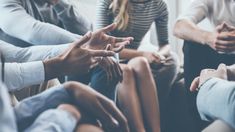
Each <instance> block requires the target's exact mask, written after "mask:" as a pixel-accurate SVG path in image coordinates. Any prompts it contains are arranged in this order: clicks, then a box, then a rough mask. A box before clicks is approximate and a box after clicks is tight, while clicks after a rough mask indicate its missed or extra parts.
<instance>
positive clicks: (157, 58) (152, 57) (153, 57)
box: [143, 52, 166, 64]
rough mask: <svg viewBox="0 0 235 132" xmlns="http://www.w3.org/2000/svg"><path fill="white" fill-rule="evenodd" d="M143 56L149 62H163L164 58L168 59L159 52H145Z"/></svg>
mask: <svg viewBox="0 0 235 132" xmlns="http://www.w3.org/2000/svg"><path fill="white" fill-rule="evenodd" d="M143 57H145V58H146V59H147V60H148V62H149V64H152V63H156V64H161V63H164V60H165V59H166V58H165V57H164V56H162V55H160V54H159V53H157V52H143Z"/></svg>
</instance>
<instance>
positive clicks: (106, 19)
mask: <svg viewBox="0 0 235 132" xmlns="http://www.w3.org/2000/svg"><path fill="white" fill-rule="evenodd" d="M110 4H111V1H110V0H99V2H98V4H97V8H96V9H97V11H96V12H97V15H96V23H95V24H96V25H95V29H100V28H103V27H105V26H108V25H109V24H111V23H113V22H112V18H110V16H111V12H110V9H109V6H110Z"/></svg>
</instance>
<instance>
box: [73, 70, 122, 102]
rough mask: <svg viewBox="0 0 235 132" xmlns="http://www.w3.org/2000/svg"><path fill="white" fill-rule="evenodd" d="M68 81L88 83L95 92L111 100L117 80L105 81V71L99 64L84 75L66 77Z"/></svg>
mask: <svg viewBox="0 0 235 132" xmlns="http://www.w3.org/2000/svg"><path fill="white" fill-rule="evenodd" d="M68 80H69V81H78V82H81V83H83V84H87V85H90V87H92V88H93V89H95V90H96V91H97V92H99V93H101V94H103V95H104V96H106V97H108V98H109V99H111V100H114V99H115V91H116V85H117V83H118V81H117V80H115V79H114V80H112V81H107V75H106V72H105V71H104V70H103V69H102V68H101V67H99V66H97V67H95V68H93V69H92V70H91V71H90V72H89V73H88V74H86V75H73V76H69V77H68Z"/></svg>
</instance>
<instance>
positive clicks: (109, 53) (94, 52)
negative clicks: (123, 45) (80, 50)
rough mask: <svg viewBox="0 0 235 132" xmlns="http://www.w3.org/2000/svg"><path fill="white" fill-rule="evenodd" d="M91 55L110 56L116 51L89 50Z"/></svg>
mask: <svg viewBox="0 0 235 132" xmlns="http://www.w3.org/2000/svg"><path fill="white" fill-rule="evenodd" d="M89 52H90V55H91V56H93V57H108V56H114V55H115V52H113V51H105V50H89Z"/></svg>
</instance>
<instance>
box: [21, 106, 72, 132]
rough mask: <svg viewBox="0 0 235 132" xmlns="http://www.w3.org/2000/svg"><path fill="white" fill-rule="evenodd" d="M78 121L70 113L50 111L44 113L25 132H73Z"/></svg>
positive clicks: (58, 110)
mask: <svg viewBox="0 0 235 132" xmlns="http://www.w3.org/2000/svg"><path fill="white" fill-rule="evenodd" d="M76 125H77V119H76V118H75V117H74V116H73V115H72V114H71V113H69V112H67V111H65V110H60V109H50V110H47V111H45V112H43V113H42V114H41V115H40V116H39V117H38V118H37V119H36V120H35V121H34V123H33V124H32V125H31V126H30V127H29V128H27V129H26V130H25V131H24V132H53V131H55V132H73V131H74V129H75V127H76Z"/></svg>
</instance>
